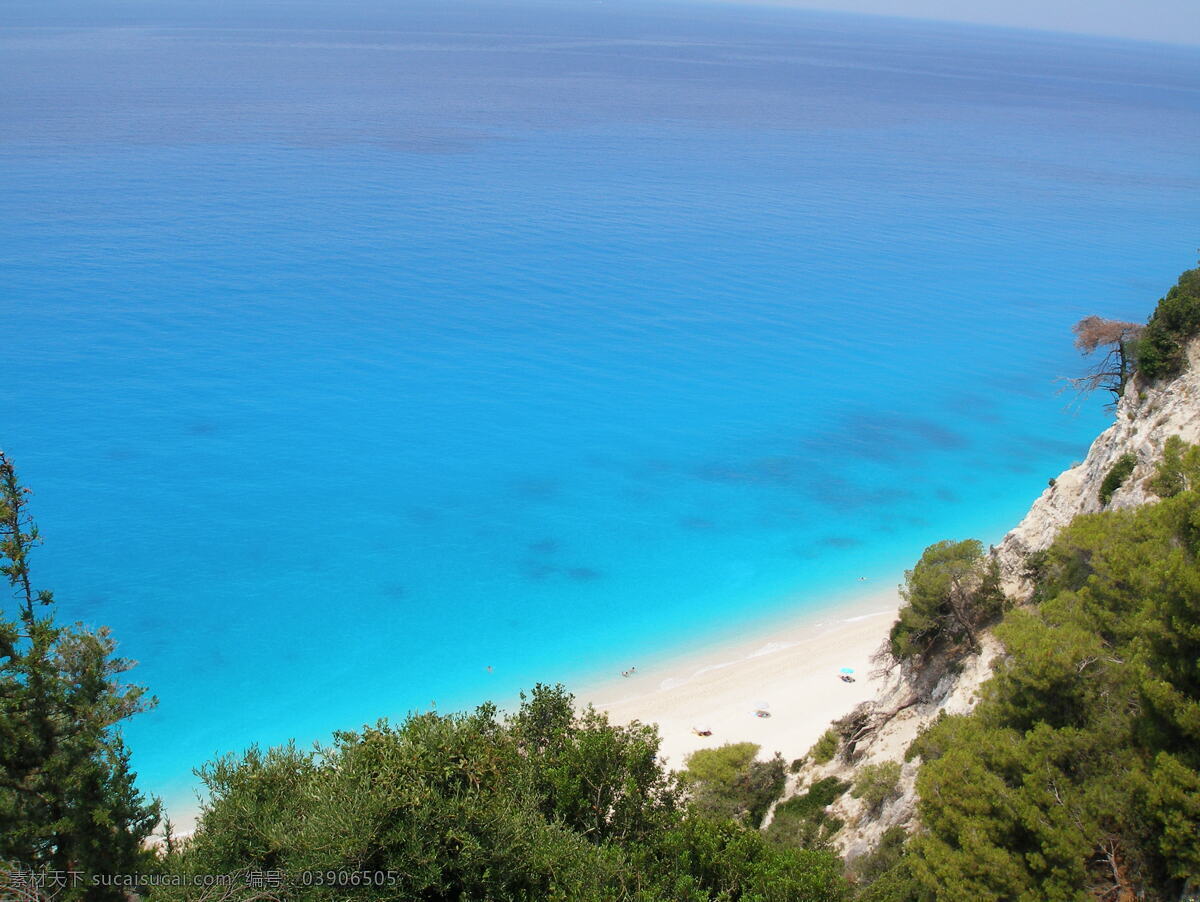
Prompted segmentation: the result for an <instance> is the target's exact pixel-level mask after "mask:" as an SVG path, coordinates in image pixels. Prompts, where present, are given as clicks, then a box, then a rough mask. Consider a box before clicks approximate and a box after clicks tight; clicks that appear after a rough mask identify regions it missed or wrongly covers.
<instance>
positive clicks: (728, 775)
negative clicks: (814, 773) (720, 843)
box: [682, 742, 786, 827]
mask: <svg viewBox="0 0 1200 902" xmlns="http://www.w3.org/2000/svg"><path fill="white" fill-rule="evenodd" d="M758 751H759V747H758V746H757V745H755V744H754V743H753V742H738V743H732V744H727V745H723V746H719V747H718V748H714V749H700V750H699V751H696V752H693V753H692V754H691V755H689V756H688V759H687V769H686V770H685V771H684V772H683V774H682V778H683V780H684V782H685V785H687V786H688V787H689V788H690V790H691V792H692V795H693V797H694V799H695V804H696V806H697V807H698V808H699V809H700V810H701V811H703V812H705V813H707V814H708V815H710V816H712V817H717V818H732V819H734V820H743V819H744V820H745V821H746V822H747V823H748V824H749V825H750V826H753V827H757V826H758V825H759V824H761V823H762V820H763V817H764V816H765V815H766V813H767V809H768V808H770V807H771V803H772V802H774V801H775V800H776V799H777V798H779V794H780V793H781V792H783V785H784V782H785V780H786V776H785V767H784V763H783V759H782V758H781V757H780V756H779V755H776V756H775V757H774V758H772V759H770V760H769V761H756V760H755V757H756V756H757V755H758Z"/></svg>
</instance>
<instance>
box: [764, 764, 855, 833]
mask: <svg viewBox="0 0 1200 902" xmlns="http://www.w3.org/2000/svg"><path fill="white" fill-rule="evenodd" d="M849 788H850V784H849V783H846V782H844V781H842V780H839V779H837V778H836V777H826V778H824V779H823V780H818V781H816V782H815V783H813V784H812V786H810V787H808V789H807V790H805V791H804V792H802V793H800V794H799V795H795V796H793V797H792V798H790V799H788V800H787V801H786V802H780V803H779V804H778V805H776V806H775V816H774V818H773V819H772V820H771V825H770V826H769V827H768V828H767V831H766V833H767V838H768V839H770V840H771V841H772V842H774V843H777V844H778V845H781V846H791V847H793V848H800V849H819V848H825V847H826V846H828V845H829V840H830V838H831V837H832V836H833V834H835V833H837V832H838V830H840V829H842V821H841V820H840V819H839V818H836V817H834V816H833V815H832V814H830V813H829V806H830V805H832V804H833V803H834V802H835V801H836V800H837V799H838V797H839V796H841V795H842V793H844V792H845V791H846V790H847V789H849Z"/></svg>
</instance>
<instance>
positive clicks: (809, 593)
mask: <svg viewBox="0 0 1200 902" xmlns="http://www.w3.org/2000/svg"><path fill="white" fill-rule="evenodd" d="M283 9H284V8H283V7H282V6H278V7H277V6H274V5H269V4H266V3H263V2H261V0H259V2H258V3H256V4H249V5H248V8H246V9H241V10H238V11H233V10H231V9H226V10H223V11H222V15H223V16H225V17H226V18H223V19H221V20H217V19H215V18H214V17H213V15H214V14H213V13H211V12H209V11H206V10H205V8H204V5H202V4H183V3H178V4H172V5H170V6H168V7H163V8H159V9H156V10H149V9H140V8H139V7H138V5H134V4H130V5H106V4H94V3H89V4H88V5H87V6H86V7H83V6H78V7H74V8H72V7H69V6H67V7H61V8H59V9H57V10H54V11H49V10H45V9H42V8H41V7H39V6H37V5H34V4H32V3H30V4H17V5H11V4H10V5H8V6H6V8H5V11H4V13H3V19H4V20H5V21H6V24H7V26H8V27H6V28H5V29H4V31H3V33H2V34H0V80H2V81H3V83H4V84H5V85H6V86H8V88H7V90H6V91H5V92H3V96H2V97H0V103H2V104H3V113H2V116H3V122H4V128H3V133H2V134H0V189H2V190H0V204H2V205H3V215H2V216H0V241H2V246H3V248H4V250H5V256H6V259H7V260H8V263H7V265H6V267H5V269H4V275H3V277H2V281H0V309H2V310H3V313H4V322H5V323H6V325H7V326H8V329H7V333H8V339H9V340H8V342H7V347H6V350H5V354H4V359H5V363H6V367H5V370H6V373H5V378H4V380H3V384H2V385H0V399H2V400H3V409H4V414H5V416H4V429H3V432H2V433H0V441H2V442H3V445H4V447H5V448H6V450H7V451H8V452H9V453H10V454H12V455H13V456H14V458H15V459H16V460H17V462H18V464H19V466H20V469H21V473H22V476H23V477H24V479H25V480H26V481H27V482H28V483H30V484H31V485H32V486H33V487H34V488H35V489H36V492H37V496H36V513H37V515H38V518H39V521H40V523H41V525H42V527H43V531H44V533H45V536H46V539H47V542H46V545H45V547H44V548H43V549H42V550H41V551H39V553H38V562H37V566H38V575H39V576H40V578H41V581H42V582H43V583H44V584H45V585H47V586H50V587H53V588H54V589H55V590H56V593H57V595H58V598H59V603H60V608H61V611H62V613H63V614H64V615H65V616H67V617H71V618H80V619H82V620H84V621H87V622H91V623H107V624H110V625H111V626H112V627H113V628H114V630H115V632H116V635H117V636H118V637H119V638H120V639H121V642H122V651H123V652H124V653H125V654H128V655H129V656H131V657H134V658H137V659H138V660H140V662H141V666H140V667H139V669H138V670H137V671H136V673H137V676H138V678H139V679H140V680H141V681H143V682H145V683H147V684H148V685H149V686H150V687H151V689H152V691H153V692H154V693H155V694H156V695H157V696H158V697H159V699H160V705H159V707H158V708H157V710H155V711H154V712H153V713H151V714H148V715H144V716H141V717H139V718H138V719H137V720H136V721H134V722H133V723H131V725H130V726H129V727H128V729H127V735H128V739H129V742H130V743H131V745H132V747H133V749H134V760H135V765H136V767H137V769H138V770H139V772H140V774H141V778H142V781H143V783H144V785H145V786H147V787H148V788H150V789H151V790H153V791H154V792H157V793H160V794H164V795H165V796H166V797H167V799H168V801H172V802H176V801H177V800H180V799H186V798H187V797H188V795H189V793H190V791H191V789H190V788H191V786H192V779H191V777H190V775H189V770H190V768H191V767H193V766H195V765H197V764H199V763H200V762H202V761H204V760H205V759H207V758H209V757H210V756H212V755H213V754H215V753H217V752H221V751H226V750H231V749H238V748H242V747H244V746H245V745H247V744H248V743H250V742H261V743H277V742H280V741H283V740H285V739H286V738H288V737H291V736H295V737H297V738H299V739H300V740H301V741H303V742H308V741H311V740H313V739H319V738H323V737H327V735H328V733H329V731H330V730H332V729H335V728H345V727H350V728H352V727H355V726H356V725H358V724H360V723H362V722H364V721H372V720H374V719H375V718H376V717H378V716H382V715H388V716H391V717H399V716H403V714H404V713H405V712H406V711H407V710H410V709H413V708H419V707H425V706H428V705H430V704H431V703H432V702H434V701H436V703H437V706H438V707H439V708H450V707H459V706H465V705H470V704H474V703H476V702H478V701H480V700H482V699H484V698H487V697H495V698H500V699H508V698H511V697H512V696H513V694H514V693H515V692H516V691H517V689H518V688H520V687H522V686H526V687H527V686H530V685H531V684H532V683H533V682H534V681H537V680H543V681H555V680H559V679H565V680H580V679H583V678H586V677H590V676H594V675H596V674H603V673H615V672H617V671H618V670H620V669H621V668H623V667H625V666H628V664H629V663H631V662H633V661H636V660H639V659H642V658H644V657H645V656H647V655H651V654H654V653H656V652H662V651H664V650H669V649H671V648H676V647H682V646H684V645H685V644H687V643H689V642H695V641H704V640H707V639H711V638H712V637H713V636H716V635H718V634H721V633H724V632H728V631H731V630H736V629H737V628H738V625H739V624H742V623H745V622H747V621H749V620H761V619H762V618H766V617H770V616H774V615H782V614H784V613H787V612H794V611H796V610H799V609H802V608H804V606H806V605H813V604H816V603H817V602H818V601H819V600H820V599H822V598H826V597H829V596H831V595H835V594H839V593H845V592H848V591H852V590H853V589H854V588H855V586H856V585H857V578H858V577H859V576H869V577H871V578H872V580H873V583H872V584H873V585H879V584H880V583H885V584H886V583H887V582H888V581H892V582H894V581H895V580H897V579H898V578H899V575H900V573H901V571H902V570H903V568H904V567H905V566H907V565H909V564H911V562H912V561H913V560H915V558H916V557H917V556H918V555H919V554H920V551H921V549H922V548H923V547H924V546H925V545H926V544H928V543H929V542H932V541H935V540H937V539H940V538H943V537H948V536H953V537H966V536H977V537H979V538H982V539H983V540H985V541H988V542H991V541H996V540H998V539H999V537H1000V536H1001V535H1002V534H1003V532H1004V531H1005V530H1006V529H1007V528H1009V527H1010V526H1012V525H1013V524H1015V522H1016V521H1017V520H1018V519H1019V518H1020V516H1021V515H1022V513H1023V512H1024V510H1025V509H1026V508H1027V507H1028V505H1029V503H1030V502H1031V501H1032V500H1033V498H1035V497H1036V496H1037V494H1038V493H1039V492H1040V491H1041V489H1042V488H1044V487H1045V484H1046V480H1047V478H1048V477H1050V476H1052V475H1055V474H1056V473H1058V472H1059V471H1060V470H1062V469H1063V468H1064V467H1066V466H1068V465H1069V464H1071V462H1072V461H1073V460H1077V459H1080V458H1082V457H1083V455H1084V453H1085V452H1086V448H1087V445H1088V443H1089V441H1090V440H1091V439H1092V437H1094V435H1095V434H1096V433H1097V432H1098V431H1099V430H1100V429H1101V428H1103V426H1104V424H1105V422H1106V421H1107V417H1108V415H1107V414H1106V413H1104V412H1103V411H1102V410H1101V401H1100V399H1092V400H1091V401H1088V402H1086V403H1084V404H1083V405H1081V406H1075V407H1073V408H1069V407H1068V403H1069V401H1070V397H1069V396H1068V395H1064V394H1061V393H1059V389H1060V387H1061V386H1060V385H1059V384H1058V383H1056V381H1055V380H1056V378H1057V377H1061V376H1065V375H1070V374H1074V373H1077V372H1079V370H1080V368H1081V367H1082V366H1083V363H1082V362H1081V361H1080V359H1079V358H1078V357H1077V355H1076V353H1075V352H1074V351H1073V350H1072V348H1071V336H1070V326H1071V324H1072V323H1073V322H1074V321H1075V320H1077V319H1078V318H1079V317H1080V316H1082V315H1085V314H1090V313H1100V314H1104V315H1110V316H1119V317H1128V318H1144V317H1145V316H1146V315H1147V314H1148V313H1149V312H1150V310H1151V309H1152V306H1153V303H1154V301H1155V300H1156V299H1157V298H1158V297H1159V296H1160V295H1161V294H1162V293H1163V292H1164V291H1165V289H1166V288H1167V287H1168V286H1169V285H1170V284H1171V283H1172V282H1173V280H1174V278H1175V276H1176V275H1177V274H1178V272H1179V271H1180V270H1182V269H1184V268H1186V267H1188V266H1189V265H1193V261H1194V248H1195V246H1196V236H1195V217H1194V200H1195V197H1196V190H1197V188H1198V187H1200V165H1197V164H1198V163H1200V154H1198V152H1197V150H1196V148H1197V147H1200V143H1198V142H1197V140H1196V139H1197V137H1200V127H1198V116H1197V113H1198V110H1200V90H1198V88H1200V51H1196V50H1192V49H1186V48H1172V47H1165V46H1155V45H1140V44H1135V43H1123V42H1117V41H1101V40H1094V39H1083V38H1073V37H1067V36H1057V35H1038V34H1029V33H1019V32H1007V31H1000V30H987V29H971V28H965V27H950V26H939V25H930V24H915V23H904V22H895V21H888V20H880V19H866V18H856V17H837V16H825V15H816V14H805V13H798V12H789V11H786V10H755V9H752V8H747V7H737V8H730V9H725V8H722V7H708V6H695V7H693V6H688V5H686V4H679V5H675V6H647V5H636V6H635V5H629V4H621V3H615V4H614V3H608V4H604V5H596V6H588V7H581V8H571V9H570V10H564V9H562V8H561V7H555V6H550V5H541V6H538V5H528V6H517V5H508V6H505V7H503V8H501V7H498V6H496V5H494V4H478V5H462V6H457V5H456V7H455V9H454V10H453V11H446V10H444V9H438V8H435V7H432V6H430V7H420V6H414V5H406V6H405V7H404V8H403V9H402V10H396V9H390V10H389V9H388V8H387V7H385V6H372V5H369V4H368V5H365V6H362V7H360V8H358V9H356V11H355V12H354V13H353V14H352V17H351V18H347V16H348V15H351V14H348V13H345V12H344V11H342V10H341V9H338V10H336V11H335V10H334V9H333V7H332V6H331V7H330V8H329V9H324V8H323V7H322V6H321V5H319V4H301V5H298V6H297V5H289V7H288V12H287V14H286V16H285V14H284V12H283ZM488 667H491V668H492V671H491V672H489V671H488V670H487V668H488Z"/></svg>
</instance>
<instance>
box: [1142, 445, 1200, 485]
mask: <svg viewBox="0 0 1200 902" xmlns="http://www.w3.org/2000/svg"><path fill="white" fill-rule="evenodd" d="M1197 485H1200V446H1197V445H1185V444H1184V442H1183V439H1181V438H1180V437H1179V436H1177V435H1173V436H1171V437H1170V438H1169V439H1167V441H1166V443H1165V444H1164V445H1163V456H1162V460H1160V461H1159V462H1158V468H1157V469H1156V470H1155V473H1154V475H1153V476H1151V477H1150V478H1149V479H1147V480H1146V488H1148V489H1149V490H1150V491H1152V492H1153V493H1154V494H1156V495H1157V496H1158V497H1159V498H1174V497H1175V496H1176V495H1178V494H1179V493H1180V492H1186V491H1188V490H1189V489H1191V488H1193V487H1195V486H1197Z"/></svg>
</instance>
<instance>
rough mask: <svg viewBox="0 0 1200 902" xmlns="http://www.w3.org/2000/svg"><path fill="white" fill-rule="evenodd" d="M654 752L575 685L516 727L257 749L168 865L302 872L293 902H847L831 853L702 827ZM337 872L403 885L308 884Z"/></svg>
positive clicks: (409, 727)
mask: <svg viewBox="0 0 1200 902" xmlns="http://www.w3.org/2000/svg"><path fill="white" fill-rule="evenodd" d="M750 749H751V751H750V755H751V756H752V755H753V751H754V747H753V746H751V747H750ZM740 751H744V750H740ZM657 755H658V735H657V731H656V730H655V729H654V728H653V727H647V726H642V725H639V724H633V725H630V726H627V727H622V726H614V725H612V724H610V723H609V722H608V721H607V719H606V718H605V717H604V716H603V715H601V714H597V713H595V712H594V711H591V710H589V711H587V712H584V713H583V714H578V713H577V712H576V711H575V709H574V705H573V700H572V698H571V696H570V695H568V694H566V693H565V692H564V691H563V690H562V689H561V687H559V688H548V687H544V686H539V687H538V688H537V689H535V690H534V692H533V693H532V694H531V695H530V696H529V697H528V698H524V699H523V702H522V705H521V708H520V710H519V711H518V712H517V713H516V714H514V715H511V716H509V717H505V718H501V717H499V716H498V715H497V712H496V711H495V709H493V708H491V707H490V706H485V707H482V708H480V709H478V710H477V711H476V712H474V713H473V714H467V715H449V716H447V715H439V714H432V713H429V714H420V715H414V716H412V717H410V718H409V719H408V720H407V721H405V723H404V724H402V725H401V726H399V727H393V726H389V725H388V724H386V723H380V724H379V725H377V726H375V727H372V728H369V729H365V730H364V731H362V732H361V733H339V734H337V736H336V738H335V741H334V744H333V745H332V746H331V747H330V748H327V749H322V750H319V751H317V750H314V751H311V752H302V751H299V750H297V749H296V748H295V747H284V748H278V749H273V750H271V751H269V752H266V753H263V752H260V751H257V750H254V749H252V750H250V751H249V752H247V753H246V754H245V755H243V756H242V757H240V758H233V757H226V758H222V759H220V760H218V761H215V762H213V763H211V764H209V765H207V766H206V767H204V768H202V769H201V771H200V775H201V777H202V778H203V780H204V782H205V784H206V786H207V788H208V791H209V796H210V798H209V801H208V802H207V803H206V805H205V807H204V810H203V813H202V816H201V818H200V823H199V828H198V830H197V832H196V834H195V836H194V837H193V838H192V839H191V840H190V841H188V842H186V843H184V844H183V847H182V849H181V850H180V851H178V852H176V853H175V854H173V855H171V856H169V858H168V862H167V864H168V867H169V868H170V869H171V871H172V872H173V873H232V872H236V871H241V870H244V869H246V868H253V869H259V870H262V871H273V870H278V871H280V872H282V873H284V874H289V875H293V877H292V884H291V886H290V888H289V889H288V892H289V894H290V895H291V896H292V897H295V898H304V899H313V900H321V899H330V900H332V899H338V900H345V899H373V900H374V899H395V900H401V899H403V900H410V899H426V900H442V899H456V900H458V899H461V900H476V899H477V900H504V899H529V900H540V899H564V900H565V899H580V900H592V899H596V900H601V899H603V900H609V899H612V900H617V899H636V900H658V899H663V900H665V899H670V900H676V899H678V900H708V899H722V900H725V899H728V900H738V899H740V900H763V902H767V900H779V902H784V900H836V899H840V898H842V896H843V891H844V885H843V882H842V879H841V876H840V864H839V862H838V860H837V859H836V858H835V857H834V856H832V855H829V854H827V853H822V852H807V851H798V850H789V849H780V848H777V847H775V846H774V845H772V844H770V843H768V842H767V841H766V840H765V839H764V838H763V836H762V834H760V833H759V832H758V831H756V830H753V829H750V828H748V827H747V826H745V825H743V824H741V823H738V822H737V821H735V820H733V819H731V818H723V817H715V816H714V817H708V816H705V814H704V808H703V807H702V806H696V807H695V808H693V807H690V806H689V805H688V804H687V803H686V801H685V798H686V796H685V794H684V793H683V792H682V791H681V788H680V787H679V786H678V785H677V783H676V781H675V780H674V779H673V778H672V777H671V776H670V775H668V774H667V773H666V772H664V770H663V768H662V767H661V765H660V763H659V761H658V757H657ZM708 757H709V758H710V759H713V760H707V761H703V762H702V763H707V764H712V765H714V767H713V768H712V772H711V773H710V775H709V779H714V780H715V779H722V780H723V779H725V778H726V777H728V778H729V779H731V780H732V781H733V782H734V783H736V781H737V779H738V777H739V776H740V775H742V774H744V773H745V772H746V769H747V768H746V766H745V765H746V762H744V761H741V760H740V758H743V757H744V756H739V755H735V756H725V757H723V758H721V760H719V761H718V760H715V758H716V757H720V756H708ZM733 757H738V758H739V762H732V758H733ZM726 759H729V760H726ZM731 762H732V763H733V765H734V766H732V767H730V764H731ZM702 769H703V768H702ZM779 770H780V774H782V762H779ZM697 785H699V784H697ZM778 789H779V787H778V786H776V787H775V789H774V794H775V795H777V794H778ZM772 798H774V796H772ZM724 813H729V812H724ZM328 872H333V873H344V874H353V873H363V872H369V873H386V874H391V875H395V882H394V883H389V884H388V885H384V886H378V885H374V886H308V887H304V886H300V885H297V884H296V882H295V881H296V880H297V879H298V878H297V877H296V875H302V874H315V873H328ZM156 895H157V896H158V897H159V898H171V897H173V896H176V897H178V896H185V897H186V896H189V895H191V896H194V893H190V892H189V891H186V890H179V889H160V890H157V891H156Z"/></svg>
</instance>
